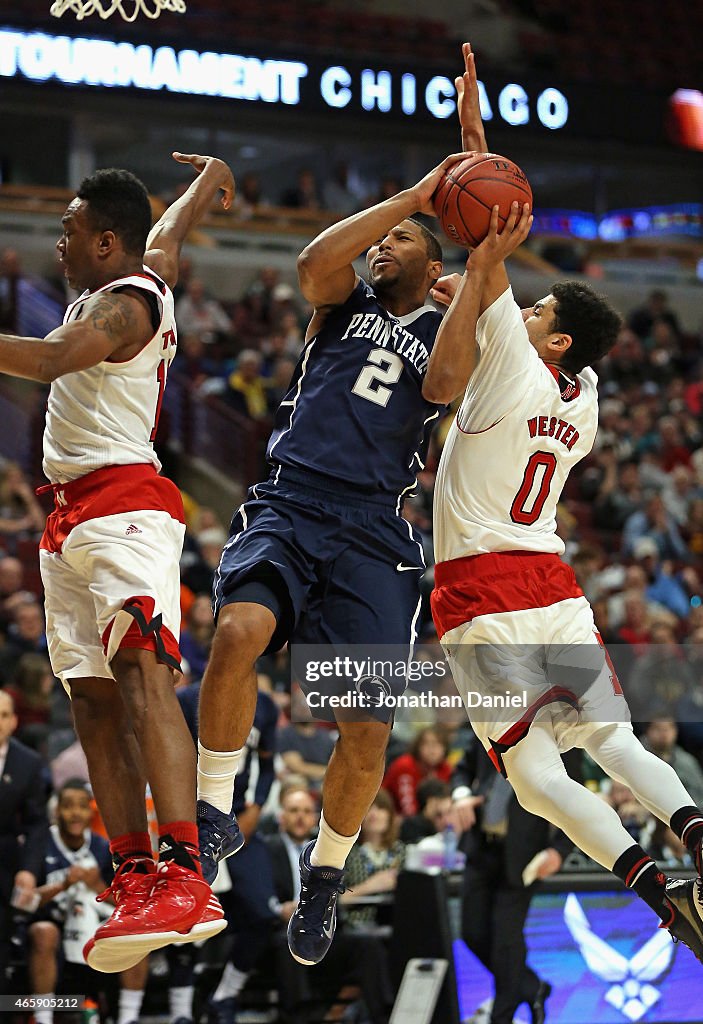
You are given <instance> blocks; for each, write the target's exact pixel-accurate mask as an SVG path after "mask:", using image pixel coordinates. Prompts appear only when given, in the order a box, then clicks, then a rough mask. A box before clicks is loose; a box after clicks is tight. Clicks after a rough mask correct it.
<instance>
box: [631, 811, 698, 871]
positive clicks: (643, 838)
mask: <svg viewBox="0 0 703 1024" xmlns="http://www.w3.org/2000/svg"><path fill="white" fill-rule="evenodd" d="M640 843H641V846H642V849H643V850H645V851H646V852H647V853H648V854H649V856H650V857H651V858H652V859H653V860H654V859H655V858H656V860H657V863H658V864H666V865H671V866H672V867H676V868H685V869H687V870H690V869H691V868H692V867H693V866H694V865H693V862H692V860H691V855H690V853H689V852H688V850H687V849H686V847H685V846H684V844H683V843H682V842H681V840H680V839H679V837H678V836H677V835H676V834H675V833H674V832H672V830H671V829H670V828H669V827H668V825H665V824H664V822H663V821H660V820H659V819H658V818H655V817H654V816H653V815H650V816H649V819H648V821H647V824H646V825H645V827H644V828H643V829H642V832H641V833H640Z"/></svg>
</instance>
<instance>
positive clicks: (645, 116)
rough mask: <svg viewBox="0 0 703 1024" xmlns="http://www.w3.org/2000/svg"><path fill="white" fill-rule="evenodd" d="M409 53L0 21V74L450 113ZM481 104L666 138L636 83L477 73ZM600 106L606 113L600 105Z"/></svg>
mask: <svg viewBox="0 0 703 1024" xmlns="http://www.w3.org/2000/svg"><path fill="white" fill-rule="evenodd" d="M455 70H456V69H455V68H453V67H452V68H446V69H444V71H443V72H441V71H436V70H433V69H432V68H427V67H424V66H423V65H421V64H419V63H415V62H413V61H412V59H411V58H409V59H408V61H407V62H406V64H405V66H403V65H402V64H398V63H395V62H394V63H390V62H389V63H384V62H382V61H373V62H369V64H367V65H364V64H363V63H361V62H359V61H355V60H347V59H346V57H342V56H340V57H338V58H337V59H331V60H327V61H326V60H325V59H324V58H322V57H320V56H315V57H309V56H305V57H304V58H303V57H301V58H297V57H295V56H287V57H286V58H283V57H281V56H280V55H277V54H265V53H260V52H259V53H246V54H237V53H230V52H216V51H213V50H210V51H206V52H201V51H198V50H194V49H190V48H182V49H181V48H179V47H178V46H164V45H161V46H157V47H154V46H151V45H149V44H148V43H146V42H143V43H141V42H127V41H124V40H122V41H117V40H113V39H107V38H102V37H90V36H82V35H81V36H69V35H50V34H47V33H45V32H37V31H32V32H25V31H22V30H20V29H13V28H1V27H0V77H2V78H6V79H16V80H19V81H26V82H34V83H44V82H46V83H53V84H61V85H65V86H69V87H71V86H73V87H90V88H101V89H117V90H123V89H128V90H145V91H149V92H152V93H154V92H163V93H165V94H173V95H174V96H176V95H180V96H184V95H187V96H194V97H213V98H217V99H219V100H223V101H235V102H240V103H247V104H252V105H257V106H258V105H268V106H269V107H280V108H281V109H285V108H289V109H290V108H296V109H297V110H299V111H300V112H302V113H305V112H309V113H316V114H324V113H327V114H332V113H334V114H335V116H336V117H338V118H342V117H344V118H346V119H347V120H348V121H352V120H356V121H357V122H358V121H359V120H360V119H362V120H371V119H374V120H376V121H379V120H380V121H383V120H386V121H396V122H397V121H405V122H417V123H423V124H425V125H430V124H432V123H434V124H435V125H440V124H441V123H442V122H443V121H446V120H447V119H450V118H453V116H454V114H455V111H456V91H455V88H454V83H453V80H452V77H451V76H452V75H453V73H454V71H455ZM479 93H480V102H481V112H482V115H483V118H484V121H486V122H487V123H490V124H491V126H492V127H493V128H499V127H500V128H505V129H515V130H520V129H522V130H526V129H527V130H531V131H538V132H540V133H542V134H544V133H550V134H552V135H569V136H572V137H575V136H585V137H592V138H606V137H607V138H611V139H621V140H623V141H633V142H638V143H642V142H645V143H646V142H649V143H666V142H667V136H666V133H665V123H666V116H667V100H668V98H667V97H666V96H657V95H656V94H647V93H646V92H641V91H638V90H636V89H632V88H630V89H616V88H612V89H611V88H607V89H606V88H604V87H603V86H600V87H598V86H591V85H588V86H586V85H583V84H580V83H569V84H566V83H563V82H555V81H548V80H543V81H538V80H537V79H535V78H530V77H515V78H506V77H504V78H502V79H500V78H498V77H497V76H492V77H488V76H487V77H486V78H485V79H483V80H481V81H480V82H479ZM606 110H607V116H603V115H604V111H606Z"/></svg>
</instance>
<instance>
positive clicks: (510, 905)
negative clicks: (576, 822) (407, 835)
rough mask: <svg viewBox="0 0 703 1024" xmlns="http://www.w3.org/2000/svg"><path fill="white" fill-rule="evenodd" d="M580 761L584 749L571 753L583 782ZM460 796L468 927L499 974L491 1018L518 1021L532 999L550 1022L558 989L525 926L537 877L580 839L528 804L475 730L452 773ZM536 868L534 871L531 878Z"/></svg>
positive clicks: (477, 949)
mask: <svg viewBox="0 0 703 1024" xmlns="http://www.w3.org/2000/svg"><path fill="white" fill-rule="evenodd" d="M580 762H581V757H580V751H575V750H572V751H569V753H568V754H566V755H565V756H564V763H565V765H566V768H567V770H568V772H569V774H570V775H571V777H572V778H575V779H578V780H579V781H580V779H581V771H580ZM452 796H453V800H454V814H455V817H456V820H457V823H458V826H459V830H460V831H462V832H463V835H462V838H461V843H460V845H461V849H462V850H463V851H464V853H465V854H466V866H465V869H464V883H463V890H462V891H463V900H462V917H461V921H462V924H461V931H462V936H463V939H464V941H465V942H466V944H467V945H468V947H469V949H470V950H471V951H472V952H473V953H474V954H475V955H476V956H477V957H478V958H479V960H480V961H481V962H482V963H483V964H485V966H486V967H487V968H488V970H489V971H490V972H491V973H492V974H493V977H494V979H495V999H494V1002H493V1008H492V1014H491V1018H490V1019H491V1022H492V1024H510V1022H512V1020H513V1017H514V1016H515V1011H516V1010H517V1008H518V1006H519V1005H520V1004H521V1003H527V1004H528V1006H529V1007H530V1011H531V1015H532V1020H533V1022H535V1024H537V1022H539V1024H543V1022H544V1020H545V1008H544V1004H545V1001H546V999H547V998H548V996H549V994H550V993H551V991H552V988H551V985H550V984H549V982H547V981H545V980H543V979H542V978H539V977H538V976H537V974H535V972H534V971H533V970H532V969H531V967H529V966H528V964H527V946H526V943H525V936H524V926H525V920H526V918H527V913H528V910H529V909H530V903H531V901H532V896H533V895H534V886H533V885H532V884H531V883H532V882H533V881H535V880H536V879H538V878H539V879H541V878H548V877H549V876H550V875H553V874H555V873H556V872H557V871H559V869H560V868H561V865H562V864H563V862H564V859H565V858H566V857H567V856H568V854H569V853H570V852H571V851H572V849H573V843H572V842H571V841H570V840H569V839H568V838H567V836H565V835H564V833H563V832H560V831H559V830H557V829H555V828H554V827H553V826H552V825H550V824H549V822H547V821H545V820H544V819H543V818H538V817H537V816H536V815H534V814H530V812H529V811H526V810H525V809H524V808H523V807H521V806H520V804H519V803H518V801H517V797H516V796H515V793H514V792H513V789H512V786H511V785H510V783H509V782H508V781H507V780H506V779H505V778H504V776H503V775H500V774H499V773H498V772H497V771H496V770H495V768H494V766H493V764H492V762H491V760H490V758H489V757H488V754H486V752H485V751H484V749H483V747H482V746H481V744H480V743H479V742H478V740H477V739H476V737H475V736H472V737H471V738H470V741H469V744H468V746H467V748H466V750H465V752H464V756H463V757H462V759H461V761H460V762H459V763H458V765H457V767H456V770H455V772H454V775H453V777H452ZM537 858H539V859H538V860H537ZM528 867H530V868H531V869H532V874H531V876H530V882H529V883H526V881H525V878H524V874H523V873H524V872H525V871H526V870H527V869H528Z"/></svg>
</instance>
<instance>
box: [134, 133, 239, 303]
mask: <svg viewBox="0 0 703 1024" xmlns="http://www.w3.org/2000/svg"><path fill="white" fill-rule="evenodd" d="M173 159H174V160H177V161H178V163H180V164H190V165H191V167H193V169H194V170H195V172H196V174H197V175H198V176H197V178H196V179H195V180H194V181H193V182H191V185H190V187H189V188H188V190H187V191H186V192H184V193H183V195H182V196H181V197H180V198H179V199H177V200H176V201H175V202H174V203H171V205H170V206H169V207H168V209H167V210H165V211H164V213H163V215H162V216H161V217H160V218H159V220H158V221H157V222H156V224H154V226H153V228H152V229H151V231H150V232H149V237H148V239H147V243H146V248H147V251H146V253H145V255H144V262H145V263H146V265H147V266H148V267H151V269H152V270H153V271H155V273H157V274H158V275H159V277H161V278H163V280H164V281H165V282H166V284H167V285H168V286H169V287H170V288H172V287H173V286H174V284H175V283H176V281H177V280H178V263H179V260H180V255H181V246H182V245H183V242H184V241H185V239H186V238H187V236H188V233H189V231H191V230H192V229H193V228H194V227H195V226H196V225H197V224H199V223H200V221H201V220H202V219H203V217H204V216H205V214H206V213H207V212H208V210H209V209H210V206H211V205H212V201H213V199H215V197H216V196H217V194H218V192H220V191H222V192H223V193H224V194H223V196H222V206H223V207H224V209H225V210H229V209H230V207H231V206H232V200H233V199H234V178H233V176H232V171H231V170H230V169H229V167H228V166H227V164H226V163H225V162H224V161H223V160H218V159H217V158H216V157H214V156H198V154H197V153H174V154H173Z"/></svg>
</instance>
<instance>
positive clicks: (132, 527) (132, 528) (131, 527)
mask: <svg viewBox="0 0 703 1024" xmlns="http://www.w3.org/2000/svg"><path fill="white" fill-rule="evenodd" d="M141 532H142V531H141V530H140V529H139V527H138V526H135V525H134V523H130V524H129V526H128V527H127V529H126V530H125V536H127V537H129V535H130V534H132V533H141Z"/></svg>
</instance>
